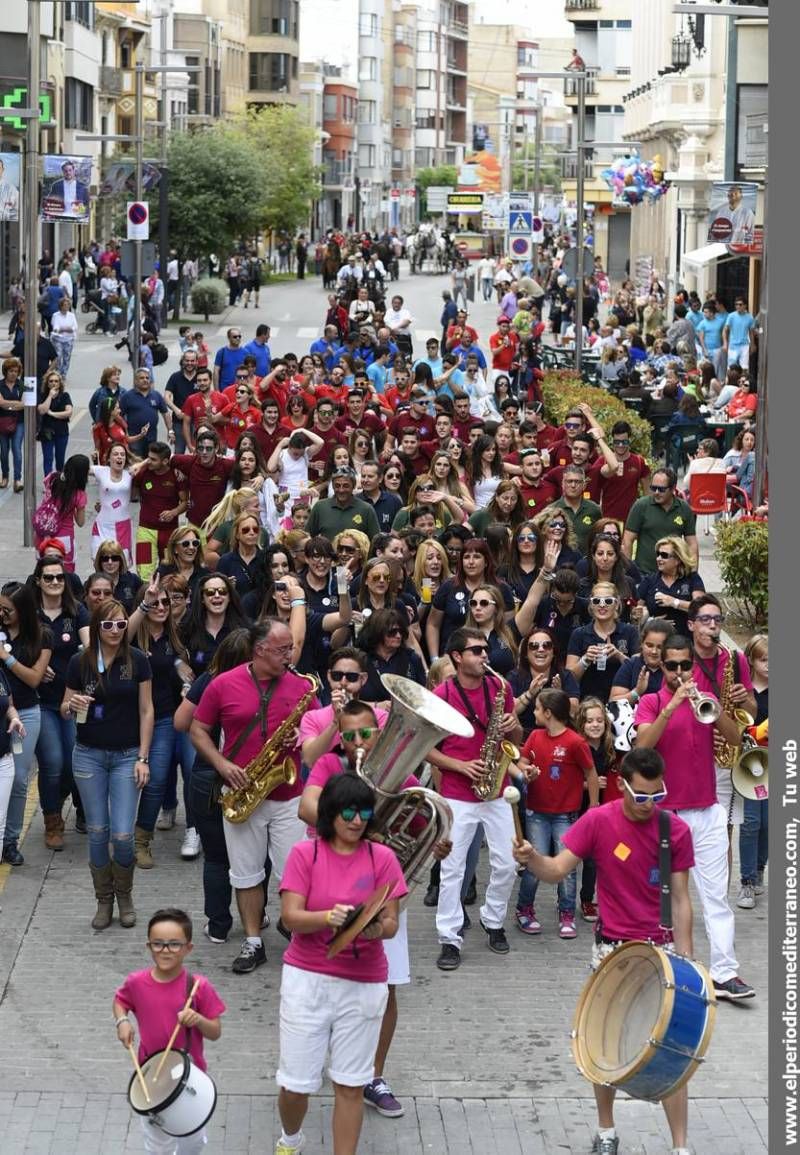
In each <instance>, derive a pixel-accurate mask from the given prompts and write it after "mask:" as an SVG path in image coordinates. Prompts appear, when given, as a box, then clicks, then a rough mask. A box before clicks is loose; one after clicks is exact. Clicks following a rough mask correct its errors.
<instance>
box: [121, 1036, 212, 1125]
mask: <svg viewBox="0 0 800 1155" xmlns="http://www.w3.org/2000/svg"><path fill="white" fill-rule="evenodd" d="M163 1053H164V1052H163V1051H156V1053H155V1054H154V1055H151V1056H150V1058H149V1059H147V1060H146V1061H145V1062H144V1063H142V1076H143V1078H144V1081H145V1085H146V1087H147V1091H148V1093H149V1095H150V1102H149V1103H148V1102H147V1101H146V1099H145V1097H144V1093H143V1091H142V1085H141V1083H140V1082H139V1079H138V1077H137V1075H136V1074H135V1073H134V1074H133V1076H132V1078H131V1081H130V1083H129V1084H128V1102H129V1103H130V1105H131V1107H132V1108H133V1110H134V1111H135V1112H136V1114H137V1115H149V1116H150V1117H151V1118H152V1120H153V1122H154V1123H157V1124H158V1126H159V1127H160V1128H161V1130H162V1131H165V1132H166V1134H167V1135H174V1136H175V1137H176V1138H181V1139H182V1138H185V1137H186V1136H187V1135H194V1133H195V1132H196V1131H199V1130H200V1129H201V1128H202V1127H205V1125H206V1123H207V1122H208V1120H209V1119H210V1118H211V1116H212V1115H213V1114H214V1109H215V1108H216V1105H217V1088H216V1085H215V1083H214V1080H213V1079H212V1078H211V1076H210V1075H209V1074H207V1073H206V1072H205V1071H201V1070H200V1068H199V1067H198V1066H196V1065H195V1064H194V1063H193V1062H192V1060H191V1059H190V1057H189V1055H188V1054H187V1053H186V1051H170V1053H169V1057H168V1059H167V1061H166V1063H165V1064H164V1068H163V1070H162V1071H161V1074H160V1075H159V1076H158V1078H157V1079H155V1078H154V1076H155V1072H156V1068H157V1067H158V1064H159V1062H160V1061H161V1056H162V1055H163Z"/></svg>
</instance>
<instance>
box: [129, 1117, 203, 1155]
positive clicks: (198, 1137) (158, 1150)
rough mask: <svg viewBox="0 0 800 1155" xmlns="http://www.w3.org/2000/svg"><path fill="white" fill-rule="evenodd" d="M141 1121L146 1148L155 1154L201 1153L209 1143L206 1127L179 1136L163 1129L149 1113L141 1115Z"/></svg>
mask: <svg viewBox="0 0 800 1155" xmlns="http://www.w3.org/2000/svg"><path fill="white" fill-rule="evenodd" d="M139 1123H140V1125H141V1128H142V1137H143V1139H144V1149H145V1151H147V1152H148V1153H151V1152H152V1153H153V1155H200V1152H201V1151H202V1150H203V1148H204V1147H205V1145H206V1144H207V1143H208V1135H207V1134H206V1129H205V1127H204V1128H203V1129H202V1131H196V1132H195V1134H194V1135H185V1136H184V1137H183V1138H177V1137H176V1136H175V1135H168V1134H167V1133H166V1131H162V1130H161V1128H160V1127H159V1126H158V1124H157V1123H154V1122H153V1120H152V1119H151V1118H150V1117H149V1115H140V1116H139Z"/></svg>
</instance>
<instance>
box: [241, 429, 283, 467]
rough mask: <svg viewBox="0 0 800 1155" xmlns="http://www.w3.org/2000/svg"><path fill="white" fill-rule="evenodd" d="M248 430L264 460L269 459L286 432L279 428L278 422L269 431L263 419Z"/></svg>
mask: <svg viewBox="0 0 800 1155" xmlns="http://www.w3.org/2000/svg"><path fill="white" fill-rule="evenodd" d="M249 432H250V433H252V435H253V440H254V441H255V442H256V444H257V445H258V448H259V449H260V450H261V452H262V454H263V456H264V460H265V461H269V459H270V457H272V454H273V453H274V452H275V450H276V449H277V448H278V445H279V444H280V442H281V441H283V439H284V437H285V436H286V433H285V432H284V430H283V429H281V427H280V425H279V424H278V425H276V426H275V428H274V429H273V430H272V432H271V433H270V431H269V430H268V429H267V428H266V426H265V425H264V423H263V421H262V423H261V424H260V425H255V426H254V427H253V428H252V429H251V430H250V431H249Z"/></svg>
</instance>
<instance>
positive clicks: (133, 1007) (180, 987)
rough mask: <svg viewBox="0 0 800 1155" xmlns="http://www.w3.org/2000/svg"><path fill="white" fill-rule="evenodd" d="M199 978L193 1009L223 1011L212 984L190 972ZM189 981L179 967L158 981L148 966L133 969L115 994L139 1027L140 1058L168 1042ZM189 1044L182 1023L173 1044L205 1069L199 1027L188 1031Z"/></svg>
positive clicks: (203, 1012) (207, 1014)
mask: <svg viewBox="0 0 800 1155" xmlns="http://www.w3.org/2000/svg"><path fill="white" fill-rule="evenodd" d="M198 978H199V979H200V986H199V987H198V989H197V994H196V995H195V996H194V998H193V999H192V1009H193V1010H195V1011H199V1012H200V1014H201V1015H204V1016H205V1017H206V1018H207V1019H216V1018H218V1017H219V1016H220V1015H221V1014H224V1012H225V1004H224V1003H223V1001H222V999H221V998H220V997H219V995H218V994H217V992H216V991H215V990H214V988H213V987H212V985H211V983H210V982H209V981H208V979H207V978H203V977H202V975H193V976H192V984H193V983H194V980H195V979H198ZM190 989H191V987H190V986H189V982H188V979H187V975H186V971H185V970H184V969H181V971H180V974H178V975H177V976H176V978H174V979H172V981H171V982H168V983H160V982H157V981H156V980H155V979H154V978H153V976H152V974H151V972H150V970H145V971H133V972H132V973H131V974H129V975H128V977H127V978H126V979H125V982H124V983H123V984H122V986H121V987H120V988H119V990H118V991H117V992H116V994H115V996H114V997H115V998H116V999H117V1000H118V1001H119V1002H120V1003H122V1005H123V1007H124V1008H125V1010H126V1011H133V1013H134V1014H135V1015H136V1023H137V1025H138V1027H139V1062H140V1063H143V1062H144V1061H145V1059H148V1058H149V1057H150V1055H154V1054H155V1053H156V1051H163V1050H164V1048H165V1047H166V1045H167V1043H168V1042H169V1037H170V1035H171V1034H172V1032H173V1031H174V1029H175V1024H176V1022H177V1018H178V1011H182V1010H183V1007H184V1004H185V1003H186V999H187V998H188V995H189V990H190ZM189 1041H190V1046H189V1047H188V1048H187V1046H186V1029H185V1027H181V1029H180V1031H179V1032H178V1037H177V1039H176V1040H175V1043H174V1046H175V1047H176V1048H177V1049H179V1050H182V1051H185V1050H187V1049H188V1051H189V1054H190V1055H191V1057H192V1062H193V1063H196V1064H197V1066H198V1067H199V1068H200V1070H201V1071H205V1069H206V1061H205V1058H204V1057H203V1036H202V1035H201V1034H200V1032H199V1031H198V1030H193V1031H190V1033H189Z"/></svg>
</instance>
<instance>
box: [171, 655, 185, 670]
mask: <svg viewBox="0 0 800 1155" xmlns="http://www.w3.org/2000/svg"><path fill="white" fill-rule="evenodd" d="M172 664H173V666H174V667H175V669H176V670H177V668H178V666H182V665H183V664H184V661H183V658H176V659H175V661H174V662H173V663H172Z"/></svg>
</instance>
